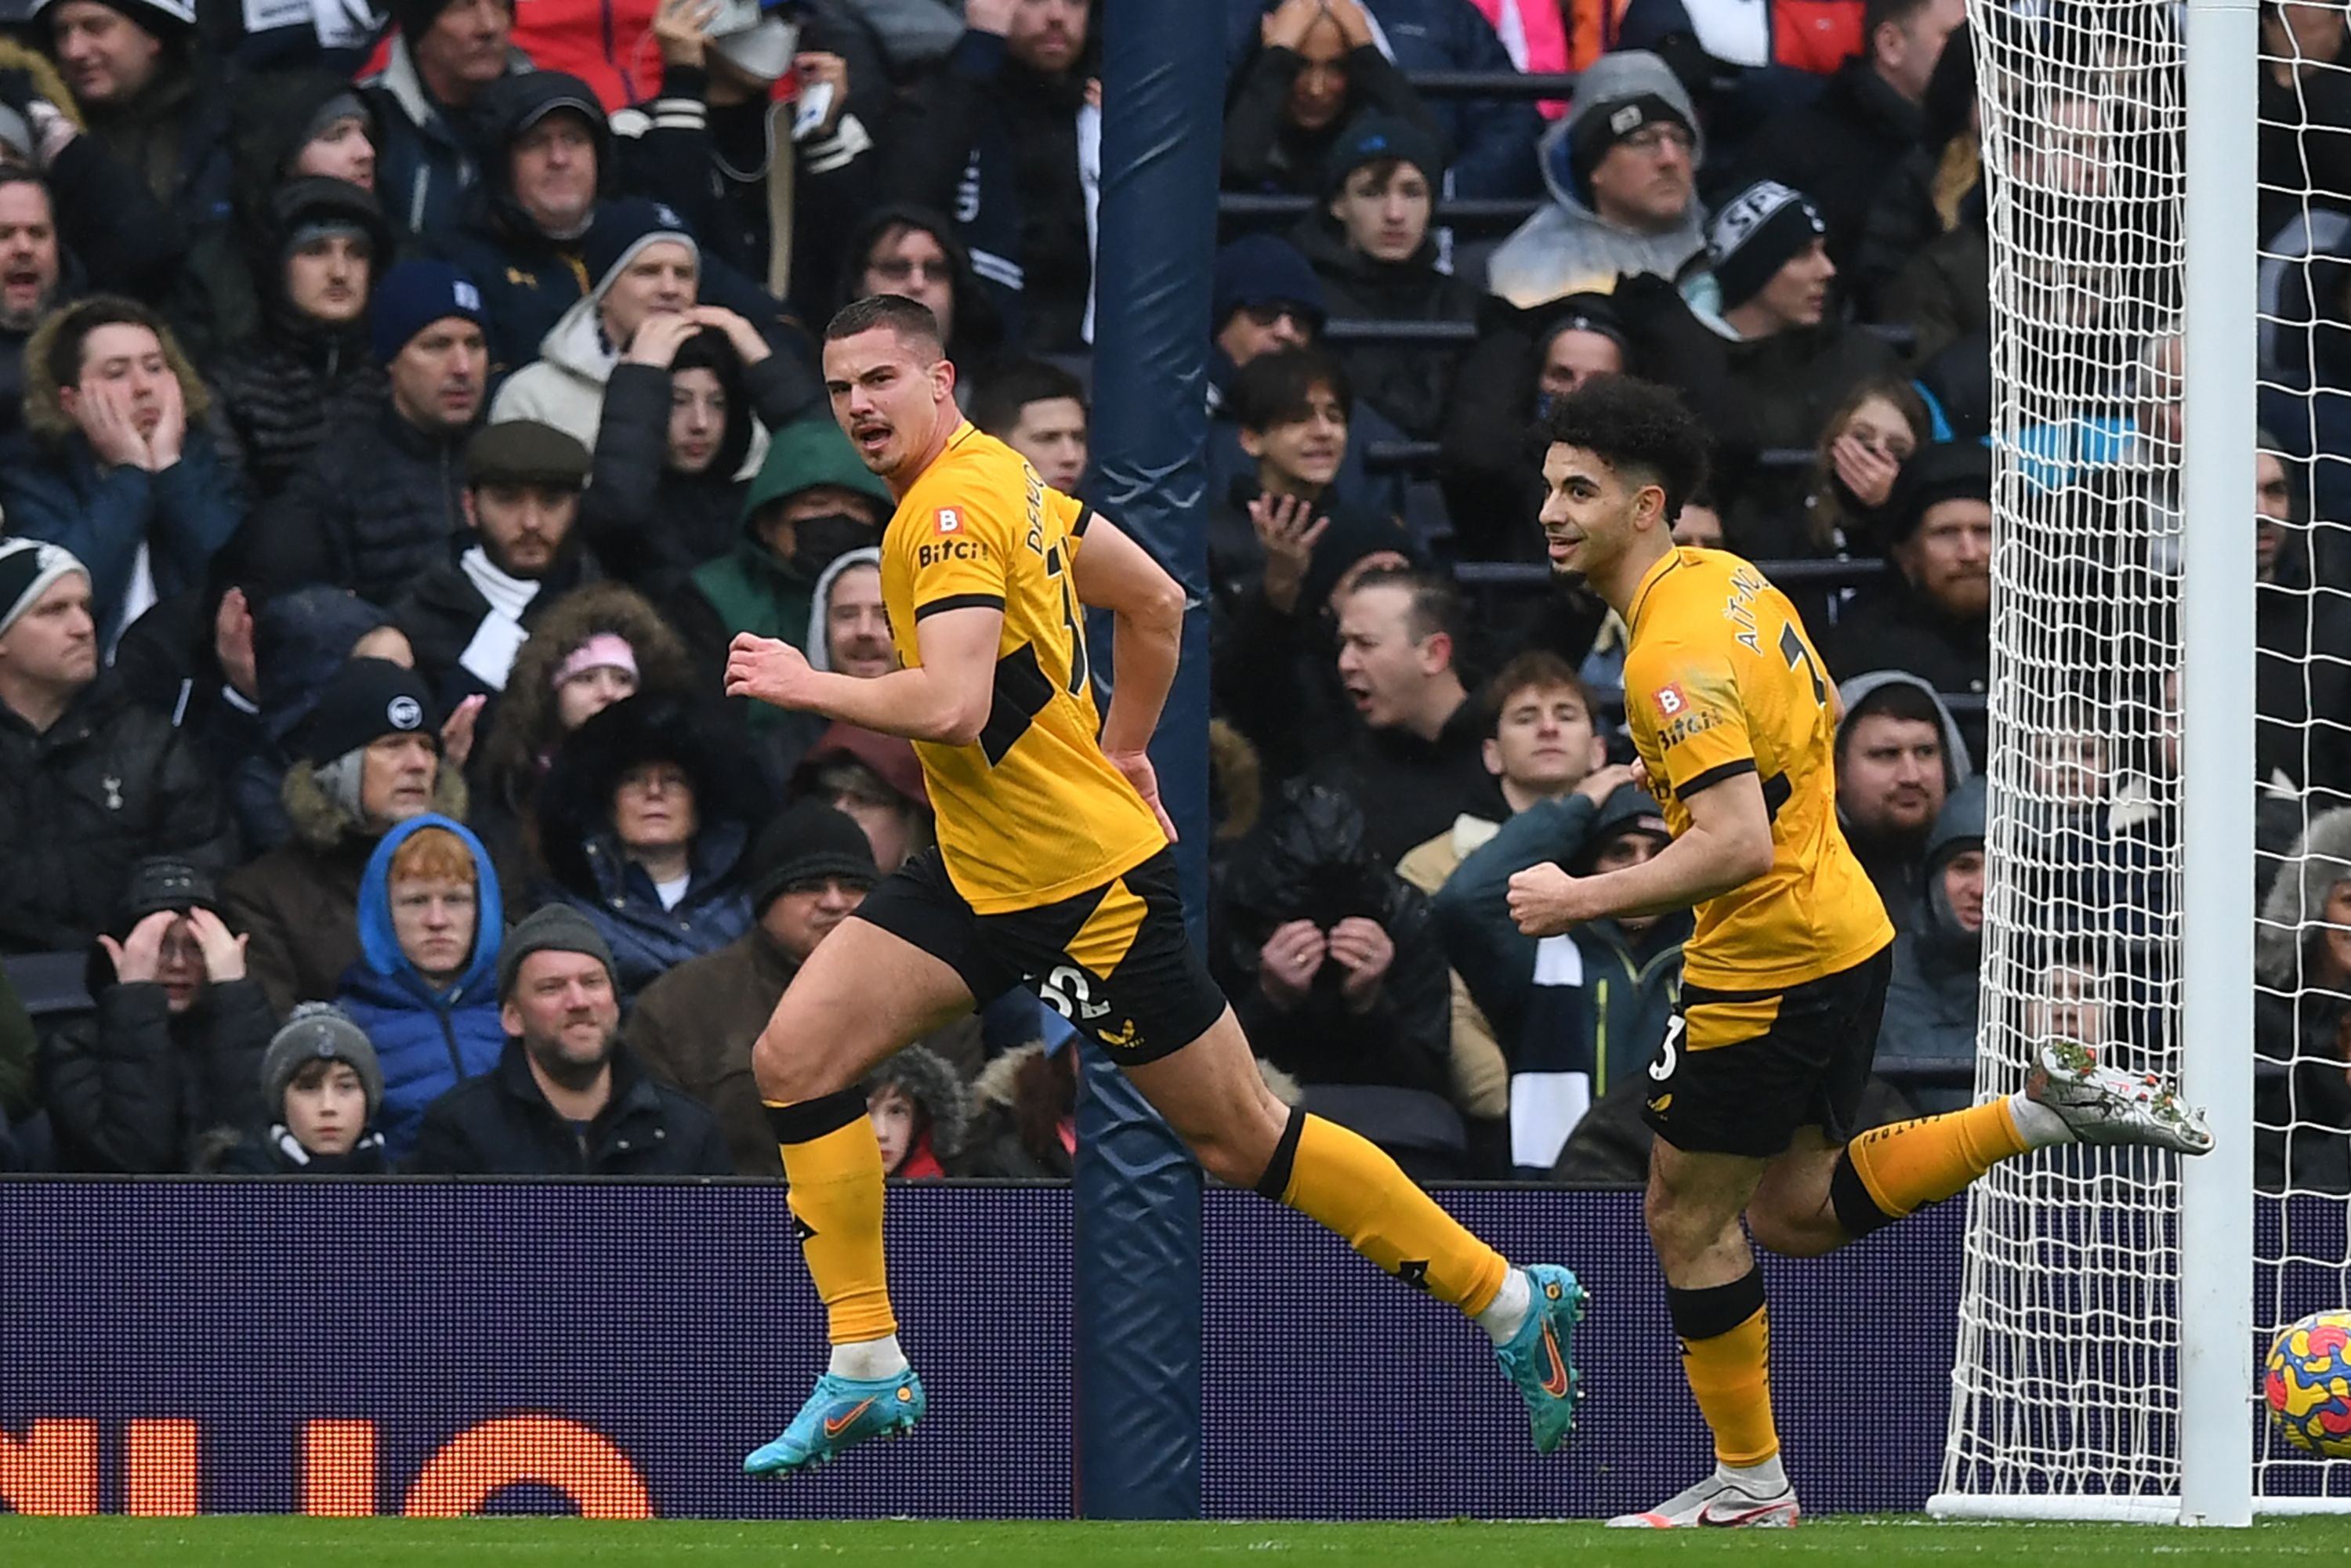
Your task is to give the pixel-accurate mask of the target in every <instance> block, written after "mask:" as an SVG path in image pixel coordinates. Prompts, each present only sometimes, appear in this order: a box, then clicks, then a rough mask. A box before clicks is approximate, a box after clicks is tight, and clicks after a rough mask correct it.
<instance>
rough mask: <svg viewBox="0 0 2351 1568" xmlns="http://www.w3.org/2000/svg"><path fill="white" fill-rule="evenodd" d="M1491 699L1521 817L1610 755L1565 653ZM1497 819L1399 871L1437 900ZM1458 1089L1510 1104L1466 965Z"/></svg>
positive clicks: (1542, 660) (1509, 790)
mask: <svg viewBox="0 0 2351 1568" xmlns="http://www.w3.org/2000/svg"><path fill="white" fill-rule="evenodd" d="M1486 707H1487V712H1488V714H1489V717H1490V718H1491V720H1492V724H1493V734H1492V736H1491V737H1489V738H1488V740H1487V741H1486V745H1485V748H1484V749H1485V762H1486V770H1487V771H1488V772H1489V773H1491V774H1493V775H1494V777H1495V779H1497V780H1498V781H1499V783H1500V785H1501V789H1502V800H1503V803H1504V804H1506V805H1507V806H1509V807H1510V811H1511V813H1512V814H1513V815H1516V814H1518V813H1520V812H1523V811H1524V810H1526V809H1527V808H1528V807H1530V806H1531V805H1533V804H1534V803H1535V802H1536V801H1538V800H1559V799H1561V798H1562V797H1563V796H1566V795H1570V794H1573V793H1574V792H1575V791H1576V790H1577V789H1580V788H1581V787H1582V785H1583V781H1584V779H1587V778H1589V777H1591V776H1592V774H1593V772H1594V771H1595V770H1598V769H1600V768H1602V767H1603V765H1604V762H1605V761H1606V758H1607V745H1606V743H1605V742H1604V740H1602V739H1601V737H1600V735H1599V733H1598V720H1597V712H1598V709H1597V707H1596V706H1594V704H1593V700H1592V694H1591V693H1589V692H1587V691H1586V690H1584V688H1583V683H1582V682H1581V681H1579V680H1577V679H1576V678H1575V672H1574V671H1573V669H1570V668H1569V667H1568V664H1567V662H1566V661H1565V660H1563V659H1562V658H1561V657H1560V656H1559V655H1558V654H1556V653H1549V652H1546V651H1543V650H1540V649H1536V650H1530V651H1528V652H1526V653H1520V654H1519V655H1518V656H1517V657H1516V658H1514V659H1512V660H1511V661H1510V663H1509V664H1505V665H1503V666H1502V668H1501V671H1500V672H1499V674H1496V675H1495V677H1494V681H1493V685H1492V686H1491V687H1490V688H1489V693H1488V696H1487V704H1486ZM1595 788H1596V789H1597V790H1598V792H1597V793H1596V794H1593V795H1590V796H1589V797H1588V798H1589V799H1591V800H1593V802H1594V803H1595V804H1597V803H1598V802H1599V801H1601V800H1605V799H1606V798H1607V794H1608V791H1609V790H1610V789H1614V788H1615V781H1614V780H1610V779H1604V780H1603V781H1602V783H1601V785H1599V786H1597V787H1595ZM1495 826H1496V823H1495V821H1494V819H1492V818H1490V817H1473V816H1470V815H1468V814H1467V813H1464V814H1463V815H1461V816H1458V817H1456V818H1454V819H1453V825H1452V826H1451V827H1450V828H1448V829H1447V830H1446V831H1444V832H1442V833H1439V834H1437V836H1436V837H1435V838H1432V839H1430V840H1428V841H1426V842H1424V843H1420V844H1416V845H1414V846H1413V848H1411V849H1410V850H1408V851H1406V852H1405V855H1404V858H1403V859H1401V860H1399V861H1398V862H1396V874H1397V875H1399V876H1401V877H1403V878H1404V879H1405V881H1406V882H1408V883H1412V884H1413V886H1415V887H1416V888H1418V889H1420V891H1421V892H1423V893H1425V894H1428V895H1429V896H1430V897H1431V898H1435V897H1437V892H1438V890H1439V889H1440V888H1442V887H1444V886H1445V883H1446V879H1447V878H1448V877H1450V876H1451V875H1452V874H1453V873H1454V872H1455V871H1456V870H1457V869H1458V867H1459V866H1460V864H1461V862H1462V861H1463V859H1464V858H1465V857H1467V856H1468V854H1469V853H1470V852H1472V851H1474V850H1476V849H1477V848H1478V847H1479V845H1481V844H1483V843H1485V842H1486V841H1489V839H1491V838H1492V837H1493V836H1494V831H1495ZM1437 931H1438V935H1439V936H1443V937H1444V938H1445V940H1446V942H1447V946H1448V947H1449V946H1450V945H1451V941H1452V938H1451V936H1450V935H1449V934H1447V932H1446V929H1445V922H1444V917H1443V915H1441V914H1440V915H1438V920H1437ZM1453 1096H1454V1102H1455V1103H1457V1104H1458V1105H1459V1106H1460V1107H1461V1111H1462V1113H1463V1114H1464V1115H1466V1116H1468V1117H1471V1118H1472V1119H1474V1120H1478V1121H1487V1122H1490V1121H1492V1120H1494V1119H1496V1118H1499V1117H1500V1116H1502V1115H1503V1114H1505V1113H1507V1112H1508V1111H1509V1109H1510V1096H1509V1076H1508V1069H1507V1067H1506V1064H1505V1061H1504V1058H1503V1052H1502V1048H1501V1046H1500V1045H1499V1043H1498V1042H1497V1041H1496V1040H1495V1038H1494V1027H1493V1025H1492V1024H1490V1023H1489V1022H1488V1021H1487V1019H1486V1015H1485V1014H1484V1013H1483V1012H1481V1011H1480V1010H1479V1008H1478V1005H1477V1003H1476V1002H1475V1001H1473V1000H1471V999H1470V997H1469V993H1468V989H1467V988H1465V987H1464V985H1463V983H1462V978H1461V974H1460V971H1459V967H1458V966H1456V968H1455V972H1454V976H1453Z"/></svg>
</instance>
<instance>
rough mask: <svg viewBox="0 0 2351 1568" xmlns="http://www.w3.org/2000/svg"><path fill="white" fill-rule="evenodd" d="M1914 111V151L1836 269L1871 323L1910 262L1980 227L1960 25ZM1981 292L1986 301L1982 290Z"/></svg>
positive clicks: (1974, 106)
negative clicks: (1967, 229) (1916, 126)
mask: <svg viewBox="0 0 2351 1568" xmlns="http://www.w3.org/2000/svg"><path fill="white" fill-rule="evenodd" d="M1919 111H1920V136H1919V141H1918V144H1917V146H1916V147H1913V148H1912V149H1911V150H1910V151H1909V152H1907V153H1906V154H1905V155H1904V156H1903V159H1902V162H1900V163H1899V164H1898V165H1896V167H1895V169H1894V170H1893V171H1892V172H1891V173H1889V174H1888V175H1887V177H1886V183H1884V184H1883V185H1882V186H1880V187H1879V189H1878V192H1877V194H1876V198H1875V199H1874V200H1873V201H1872V202H1871V204H1870V207H1869V213H1868V215H1867V216H1866V217H1865V218H1864V219H1863V220H1862V225H1861V236H1860V239H1859V241H1858V243H1857V244H1856V246H1855V250H1854V253H1853V255H1852V256H1851V257H1850V258H1849V262H1848V263H1847V264H1844V274H1845V282H1846V284H1847V286H1848V291H1849V292H1850V293H1851V294H1852V295H1853V297H1854V298H1855V301H1856V302H1857V303H1858V304H1859V305H1860V307H1861V308H1862V312H1863V315H1864V318H1865V319H1868V320H1872V321H1876V320H1884V319H1890V313H1889V310H1888V308H1887V307H1888V301H1887V286H1888V285H1890V284H1891V283H1892V282H1893V281H1894V279H1895V278H1896V277H1897V276H1898V275H1899V274H1900V273H1901V272H1902V271H1903V270H1904V269H1905V268H1906V267H1909V265H1910V264H1911V261H1912V258H1914V257H1916V256H1918V255H1919V254H1920V253H1921V252H1923V251H1927V250H1930V249H1933V248H1935V246H1937V244H1938V241H1939V240H1941V239H1943V238H1947V237H1948V236H1949V235H1952V234H1954V233H1956V232H1958V231H1959V230H1960V229H1961V228H1965V227H1969V226H1973V227H1975V228H1977V229H1979V230H1980V228H1981V227H1982V221H1983V220H1982V208H1983V200H1984V196H1983V137H1982V126H1981V124H1980V110H1979V106H1978V102H1977V93H1976V58H1975V47H1974V43H1973V39H1972V37H1971V36H1970V32H1969V29H1968V24H1967V23H1965V22H1961V23H1960V24H1959V26H1957V27H1955V28H1953V29H1952V30H1951V35H1950V37H1948V38H1946V39H1944V40H1943V52H1942V55H1941V57H1939V58H1938V59H1937V60H1936V62H1935V68H1934V70H1933V72H1932V73H1931V74H1930V75H1928V78H1927V95H1926V97H1925V98H1924V99H1921V100H1920V103H1919ZM1789 183H1791V184H1793V185H1795V186H1797V187H1799V188H1800V189H1801V188H1802V187H1803V182H1802V180H1792V181H1790V182H1789ZM1970 209H1972V210H1973V215H1972V216H1971V217H1970V216H1969V215H1968V214H1969V213H1970ZM1977 276H1978V277H1979V278H1980V277H1982V276H1983V275H1982V274H1981V273H1980V272H1979V273H1978V274H1977ZM1983 292H1984V296H1985V298H1986V300H1987V301H1989V299H1990V298H1991V293H1990V285H1989V284H1986V285H1985V286H1984V289H1983ZM1957 335H1958V334H1957V333H1952V334H1949V336H1957ZM1946 341H1948V337H1947V338H1946ZM1940 346H1941V345H1940V344H1939V343H1938V345H1937V348H1938V349H1939V348H1940ZM1935 351H1936V350H1926V351H1924V352H1922V353H1919V354H1917V356H1916V357H1917V358H1919V359H1926V358H1929V357H1931V356H1932V354H1933V353H1934V352H1935Z"/></svg>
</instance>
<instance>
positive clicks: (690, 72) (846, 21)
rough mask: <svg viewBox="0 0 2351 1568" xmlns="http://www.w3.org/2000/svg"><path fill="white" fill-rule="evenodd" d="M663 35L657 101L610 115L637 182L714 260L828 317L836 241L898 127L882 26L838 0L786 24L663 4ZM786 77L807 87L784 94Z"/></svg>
mask: <svg viewBox="0 0 2351 1568" xmlns="http://www.w3.org/2000/svg"><path fill="white" fill-rule="evenodd" d="M705 12H706V13H707V17H706V19H705ZM653 37H654V40H655V41H656V42H657V43H658V44H659V45H660V47H661V57H662V78H661V92H660V95H659V96H658V97H656V98H654V99H653V100H652V101H651V102H649V103H646V104H644V105H643V106H642V107H641V108H639V109H634V110H623V111H622V112H621V113H619V114H616V115H614V116H613V117H612V131H613V134H614V135H615V136H617V137H618V138H619V139H620V142H619V145H620V156H621V160H622V168H623V170H624V172H627V173H628V176H629V184H630V186H631V188H632V189H636V190H641V191H643V192H645V193H648V194H652V195H654V196H658V197H659V198H660V199H661V200H663V201H664V202H666V203H668V204H670V205H671V206H673V207H675V208H676V209H677V210H678V211H679V212H681V213H684V214H685V218H686V222H687V223H688V224H690V225H693V228H694V232H695V234H697V235H701V236H702V244H703V247H704V248H705V250H706V251H707V252H708V253H709V254H710V255H711V256H714V257H716V258H718V259H720V260H723V261H725V262H726V264H727V265H729V266H731V267H734V268H735V269H736V270H737V271H738V272H740V273H742V274H743V275H744V276H746V277H752V278H758V279H761V280H763V281H764V282H765V284H766V286H767V289H768V293H770V294H773V295H775V296H776V297H777V298H789V299H792V300H794V301H796V302H798V303H799V305H800V307H801V314H802V315H804V316H806V317H809V318H811V319H816V318H820V317H822V316H824V315H825V314H827V313H828V312H829V311H830V310H831V308H832V303H833V298H834V296H835V294H836V293H837V292H838V290H839V288H840V284H841V279H840V277H839V267H840V259H841V257H840V251H839V248H838V245H839V238H838V236H840V235H842V234H844V233H846V232H847V231H848V230H850V229H851V228H852V227H854V226H855V225H857V223H858V221H859V219H860V218H861V217H862V215H863V213H864V210H865V207H866V204H867V198H868V196H869V194H870V193H871V192H872V187H873V182H874V179H875V176H876V165H877V164H878V162H879V158H880V155H879V152H878V151H877V134H878V133H881V132H883V131H887V129H888V120H889V117H890V110H891V85H890V78H889V75H888V71H887V67H886V65H885V63H884V60H883V54H882V47H881V44H880V41H879V40H878V39H877V38H876V37H875V36H874V33H873V30H872V24H871V23H869V22H868V21H867V20H866V19H865V18H864V17H862V16H860V15H859V14H858V12H857V10H856V9H855V8H853V7H852V6H850V5H843V4H841V3H839V0H812V3H810V4H806V5H802V6H799V7H797V8H796V10H795V13H794V19H793V20H789V21H788V20H786V19H785V17H784V16H782V15H779V14H778V13H777V12H776V11H774V10H770V9H768V8H767V7H765V6H762V5H758V4H757V3H756V0H725V3H724V4H722V5H717V6H716V7H708V6H705V5H701V4H698V3H697V0H663V4H662V5H661V7H660V9H659V10H658V11H657V12H656V13H655V14H654V16H653ZM787 77H789V78H792V79H793V82H794V85H795V87H796V89H797V90H796V92H795V93H794V94H793V95H792V96H791V97H790V98H789V99H778V97H777V96H776V94H775V92H774V89H775V88H776V86H777V84H778V82H779V81H781V80H783V78H787ZM779 204H780V206H781V208H782V211H783V213H784V214H785V222H784V225H783V227H782V229H781V231H780V232H778V229H777V227H776V225H775V221H774V218H773V216H772V215H771V214H773V213H774V211H775V210H776V208H777V207H778V205H779Z"/></svg>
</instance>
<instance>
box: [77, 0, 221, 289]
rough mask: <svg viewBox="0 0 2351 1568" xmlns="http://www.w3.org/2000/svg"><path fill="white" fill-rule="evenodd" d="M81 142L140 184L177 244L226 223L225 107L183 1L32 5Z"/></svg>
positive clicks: (79, 0) (192, 13)
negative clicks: (82, 133) (83, 137)
mask: <svg viewBox="0 0 2351 1568" xmlns="http://www.w3.org/2000/svg"><path fill="white" fill-rule="evenodd" d="M33 15H34V18H35V23H36V25H37V26H39V27H41V28H44V29H45V30H46V42H47V47H48V52H49V54H50V55H51V56H52V57H54V58H55V59H56V60H57V70H58V73H59V74H60V75H62V76H63V77H64V78H65V80H66V86H67V87H68V88H69V89H72V92H73V96H74V103H75V106H76V107H77V108H78V109H79V110H81V112H82V117H83V118H84V119H85V120H88V121H89V129H90V134H91V135H93V136H95V137H97V138H98V139H99V140H100V141H104V142H105V143H107V145H108V146H109V147H110V148H111V149H113V151H114V152H115V153H116V155H117V156H119V157H120V158H121V159H122V160H123V162H126V163H128V164H129V165H130V166H131V168H133V169H135V170H137V171H138V172H140V173H141V175H142V176H144V178H145V180H146V183H147V188H148V191H149V192H150V193H152V195H153V196H154V198H155V200H156V202H157V203H159V204H161V205H162V209H163V211H164V213H165V214H166V215H167V216H168V217H169V218H170V219H171V221H172V224H173V225H174V226H175V228H176V230H177V233H178V235H179V236H180V238H181V240H182V242H183V243H185V241H186V240H188V239H190V238H193V236H194V235H197V234H199V233H201V232H203V231H204V230H205V229H207V228H210V227H213V226H214V225H218V224H223V223H225V222H227V221H228V218H229V213H230V198H231V193H232V190H233V175H232V172H231V170H230V166H229V156H228V104H227V99H226V96H225V91H224V90H223V89H224V78H223V77H222V75H221V73H220V70H219V68H218V67H217V66H216V65H215V64H214V62H212V61H211V60H209V59H207V58H205V57H204V54H203V51H202V48H201V47H200V46H199V44H198V41H197V38H196V13H195V7H194V5H193V4H191V3H190V0H37V3H36V4H35V5H34V6H33Z"/></svg>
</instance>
